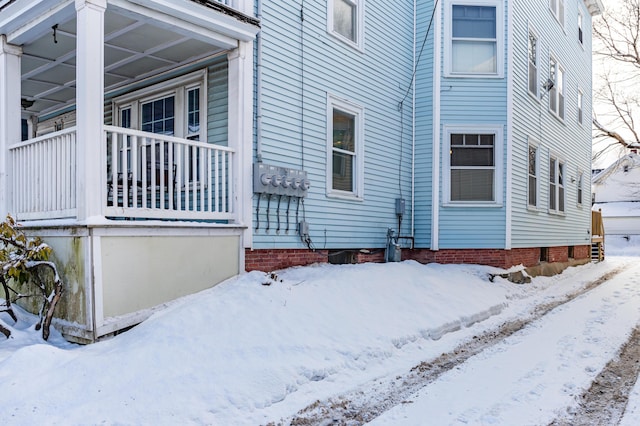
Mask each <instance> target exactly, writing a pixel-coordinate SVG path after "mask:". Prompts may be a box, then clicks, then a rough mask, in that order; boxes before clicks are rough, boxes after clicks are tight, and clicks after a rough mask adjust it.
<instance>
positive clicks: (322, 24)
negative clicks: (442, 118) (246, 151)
mask: <svg viewBox="0 0 640 426" xmlns="http://www.w3.org/2000/svg"><path fill="white" fill-rule="evenodd" d="M361 4H364V7H365V18H364V21H365V25H364V34H365V35H364V48H363V50H362V51H360V50H357V49H355V48H353V47H352V46H350V45H347V44H346V43H344V42H342V41H340V40H338V39H337V38H336V37H334V36H332V35H331V34H329V33H328V32H327V2H326V1H319V0H316V1H310V2H305V3H304V11H303V13H304V21H301V19H300V15H301V10H300V9H301V6H300V4H299V3H290V2H268V3H267V2H265V3H264V4H263V8H262V20H261V27H262V32H261V37H262V43H263V45H262V52H263V54H262V58H261V61H262V62H261V75H262V80H261V85H262V93H261V106H262V117H261V127H262V132H261V140H260V145H261V147H262V152H261V155H262V161H263V162H264V163H266V164H270V165H276V166H281V167H289V168H294V169H302V170H305V171H306V172H307V173H308V178H309V180H310V182H311V189H310V191H309V195H308V197H306V199H304V206H302V205H301V206H300V208H299V210H298V214H297V219H298V220H302V219H303V218H304V219H305V220H306V221H307V222H309V225H310V237H311V240H312V243H313V245H314V246H315V247H316V248H357V247H381V246H383V245H384V243H385V241H386V233H387V228H389V227H391V228H397V218H396V215H395V199H396V198H398V197H400V196H401V195H402V197H403V198H405V200H406V206H407V209H406V212H405V218H404V222H403V226H402V233H403V234H405V235H406V234H408V233H409V232H410V229H409V224H410V220H409V219H410V217H411V210H410V206H411V203H410V201H411V198H410V197H411V190H410V180H411V133H412V132H411V115H412V111H411V103H410V98H409V99H408V100H407V101H406V102H405V106H404V111H403V114H402V115H401V112H400V111H399V109H398V105H399V102H400V101H401V100H402V97H403V96H404V94H405V92H406V91H407V89H408V87H409V83H410V78H411V73H412V68H411V66H412V45H413V1H410V0H403V1H398V2H374V1H368V2H363V3H361ZM328 95H332V96H335V97H338V98H340V99H344V100H346V101H349V102H352V103H354V104H357V105H359V106H361V107H362V108H363V113H364V194H363V197H362V198H363V199H362V200H359V201H356V200H344V199H338V198H332V197H329V196H327V188H326V181H327V179H326V173H327V166H326V158H327V131H326V129H327V117H326V115H327V96H328ZM401 117H402V118H403V119H404V122H403V124H401ZM401 137H402V142H401V141H400V139H401ZM400 143H402V148H400ZM257 200H258V197H257V196H255V195H254V197H253V224H254V236H253V248H258V249H260V248H305V246H304V245H303V244H302V242H301V241H300V239H299V237H298V236H297V234H296V231H295V229H296V224H295V222H296V207H297V206H296V204H295V199H294V200H293V201H292V203H291V206H290V214H289V224H288V226H289V232H288V233H287V232H286V227H287V224H286V223H285V220H286V216H285V209H286V207H287V206H286V204H287V199H286V198H283V199H282V204H281V207H280V221H281V225H280V232H279V233H276V227H277V218H276V205H277V197H273V198H272V199H271V206H270V222H269V227H270V230H269V232H267V231H266V207H267V198H266V197H264V196H263V197H262V199H261V200H260V213H259V216H258V215H257V214H256V208H257ZM256 219H259V223H260V225H259V228H258V229H257V230H255V228H256V227H257V225H258V221H257V220H256Z"/></svg>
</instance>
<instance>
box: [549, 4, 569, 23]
mask: <svg viewBox="0 0 640 426" xmlns="http://www.w3.org/2000/svg"><path fill="white" fill-rule="evenodd" d="M549 10H551V13H552V14H553V16H554V17H555V18H556V21H558V23H559V24H560V26H561V27H562V28H564V19H565V10H566V8H565V0H549Z"/></svg>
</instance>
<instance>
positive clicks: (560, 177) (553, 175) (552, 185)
mask: <svg viewBox="0 0 640 426" xmlns="http://www.w3.org/2000/svg"><path fill="white" fill-rule="evenodd" d="M564 172H565V164H564V162H563V161H562V160H560V159H559V158H557V157H550V158H549V211H550V212H552V213H564Z"/></svg>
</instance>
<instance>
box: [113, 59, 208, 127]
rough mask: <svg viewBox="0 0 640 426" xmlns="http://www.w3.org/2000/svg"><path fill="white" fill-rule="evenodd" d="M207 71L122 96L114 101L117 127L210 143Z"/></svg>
mask: <svg viewBox="0 0 640 426" xmlns="http://www.w3.org/2000/svg"><path fill="white" fill-rule="evenodd" d="M205 78H206V71H204V70H202V71H197V72H195V73H191V74H188V75H185V76H182V77H178V78H176V79H174V80H170V81H168V82H163V83H160V84H156V85H153V86H150V87H146V88H144V89H140V90H137V91H135V92H131V93H128V94H126V95H123V96H120V97H118V98H116V99H115V100H114V113H115V112H117V116H116V117H117V121H118V122H117V125H118V126H120V127H125V128H132V129H137V130H142V131H144V132H151V133H159V134H163V135H171V136H177V137H180V138H185V139H191V140H206V135H205V131H206V128H205V127H206V126H201V125H200V123H204V122H206V117H205V116H204V114H205V111H204V110H203V109H202V108H200V105H204V104H205V99H204V96H205Z"/></svg>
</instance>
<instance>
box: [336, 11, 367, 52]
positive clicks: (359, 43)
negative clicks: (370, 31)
mask: <svg viewBox="0 0 640 426" xmlns="http://www.w3.org/2000/svg"><path fill="white" fill-rule="evenodd" d="M364 3H365V0H328V1H327V32H328V33H329V34H330V35H332V36H333V37H335V38H337V39H338V40H340V41H341V42H343V43H346V44H347V45H349V46H351V47H353V48H355V49H357V50H359V51H361V52H362V51H364V7H365V6H364ZM345 7H347V8H351V10H352V12H353V16H352V17H351V25H352V27H353V28H352V34H345V32H344V31H341V29H340V28H339V22H338V21H337V20H336V13H338V11H339V9H340V8H345Z"/></svg>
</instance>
